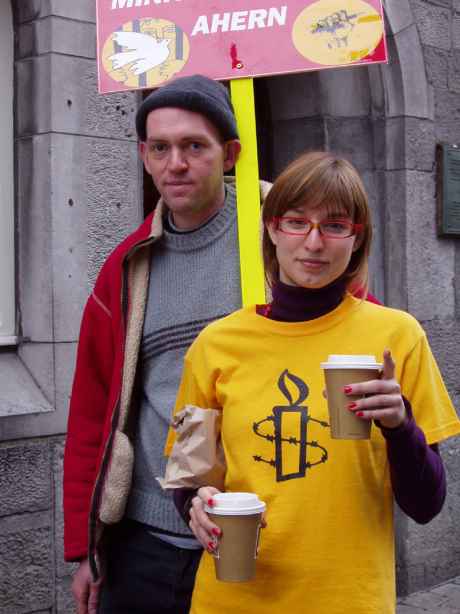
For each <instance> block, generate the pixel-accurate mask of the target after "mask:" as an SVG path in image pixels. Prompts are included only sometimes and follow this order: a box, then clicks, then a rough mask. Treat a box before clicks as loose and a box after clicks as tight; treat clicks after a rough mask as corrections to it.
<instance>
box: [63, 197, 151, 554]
mask: <svg viewBox="0 0 460 614" xmlns="http://www.w3.org/2000/svg"><path fill="white" fill-rule="evenodd" d="M160 209H161V207H157V209H156V210H155V212H154V213H153V214H151V215H150V216H148V217H147V219H146V220H145V221H144V223H143V224H142V225H141V226H140V227H139V228H138V229H137V230H136V231H135V232H134V233H133V234H131V235H130V236H129V237H128V238H127V239H126V240H125V241H123V242H122V243H121V244H120V245H119V246H118V247H117V248H116V249H115V250H114V252H113V253H112V254H111V255H110V256H109V258H108V259H107V260H106V262H105V264H104V266H103V267H102V269H101V272H100V274H99V276H98V279H97V281H96V285H95V288H94V291H93V293H92V294H91V296H90V297H89V299H88V302H87V304H86V307H85V310H84V314H83V320H82V323H81V329H80V338H79V343H78V352H77V363H76V370H75V377H74V382H73V388H72V395H71V401H70V412H69V421H68V432H67V440H66V446H65V455H64V556H65V559H66V560H67V561H73V560H78V559H82V558H84V557H86V556H88V553H89V552H90V551H92V552H93V553H94V552H95V546H96V533H97V529H98V524H99V522H98V517H99V508H100V504H101V500H102V495H103V493H104V487H105V481H106V478H107V474H108V471H109V470H110V465H111V460H112V457H113V450H114V445H113V439H114V434H115V432H116V430H117V428H119V426H120V417H121V412H120V409H121V398H122V381H123V380H124V379H125V378H126V376H127V375H129V373H127V367H126V363H125V341H126V329H127V326H128V325H129V321H130V315H131V314H130V295H131V291H132V287H133V284H132V279H131V278H132V276H133V274H134V275H135V272H134V273H133V270H135V269H136V268H137V269H138V268H139V266H138V264H139V261H140V260H142V261H143V262H144V268H145V262H147V261H149V255H150V249H149V245H150V244H151V243H152V242H153V241H154V240H155V238H157V236H159V235H160V234H161V211H160ZM154 216H155V217H154ZM140 246H142V247H140ZM135 248H137V250H136V249H135ZM139 254H141V257H139ZM133 263H134V264H133ZM141 268H142V267H141ZM135 367H136V364H135V363H134V364H131V365H130V367H129V370H130V371H133V370H135ZM128 404H129V399H128ZM88 527H90V529H89V531H88Z"/></svg>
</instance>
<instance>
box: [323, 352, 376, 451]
mask: <svg viewBox="0 0 460 614" xmlns="http://www.w3.org/2000/svg"><path fill="white" fill-rule="evenodd" d="M321 368H322V369H323V370H324V377H325V380H326V390H327V405H328V408H329V422H330V425H331V437H333V438H334V439H369V438H370V434H371V426H372V420H363V419H362V418H358V417H357V416H355V414H354V412H352V411H350V410H349V409H348V404H349V403H352V402H353V401H356V400H358V399H360V398H362V396H361V395H353V394H347V395H346V394H345V393H344V391H343V388H344V386H346V385H347V384H358V383H360V382H366V381H369V380H372V379H378V378H379V377H380V371H381V369H382V364H381V363H378V362H376V359H375V356H369V355H362V354H330V355H329V357H328V360H327V362H322V363H321Z"/></svg>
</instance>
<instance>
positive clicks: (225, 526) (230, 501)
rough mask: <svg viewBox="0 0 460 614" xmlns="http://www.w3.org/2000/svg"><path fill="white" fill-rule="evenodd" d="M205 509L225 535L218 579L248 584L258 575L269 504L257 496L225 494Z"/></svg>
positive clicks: (216, 557) (220, 547)
mask: <svg viewBox="0 0 460 614" xmlns="http://www.w3.org/2000/svg"><path fill="white" fill-rule="evenodd" d="M212 498H213V501H214V505H213V506H212V507H209V506H208V505H205V511H206V512H207V514H208V515H209V518H210V519H211V520H212V522H214V523H215V524H216V525H217V526H218V527H219V528H220V529H221V531H222V535H221V537H220V538H219V542H218V545H217V548H216V551H215V553H214V555H213V556H214V563H215V568H216V578H217V579H218V580H222V581H223V582H247V581H248V580H251V579H252V578H254V576H255V573H256V559H257V550H258V545H259V535H260V528H261V523H262V514H263V512H264V511H265V507H266V506H265V503H264V502H263V501H261V500H260V499H259V497H258V496H257V495H256V494H254V493H248V492H223V493H218V494H216V495H213V497H212Z"/></svg>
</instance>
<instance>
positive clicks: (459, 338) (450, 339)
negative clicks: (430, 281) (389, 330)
mask: <svg viewBox="0 0 460 614" xmlns="http://www.w3.org/2000/svg"><path fill="white" fill-rule="evenodd" d="M433 296H435V295H433ZM436 300H437V299H436ZM423 328H424V329H425V331H426V333H427V336H428V339H429V341H430V345H431V349H432V350H433V354H434V356H435V357H436V360H437V362H438V365H439V368H440V370H441V373H442V376H443V378H444V381H445V383H446V386H447V389H448V390H449V393H450V395H451V398H452V402H453V404H454V406H455V407H456V408H457V411H459V410H460V380H459V377H458V373H459V366H460V364H459V363H460V360H458V359H456V357H457V356H458V351H457V348H458V347H459V346H460V330H459V326H458V320H457V319H454V318H450V319H445V320H443V321H441V320H432V321H427V322H423ZM453 441H455V442H457V441H458V440H453ZM449 443H450V442H449ZM444 445H446V446H447V445H449V444H444ZM458 445H460V443H459V444H458ZM459 471H460V467H459ZM457 475H460V472H459V473H458V474H457Z"/></svg>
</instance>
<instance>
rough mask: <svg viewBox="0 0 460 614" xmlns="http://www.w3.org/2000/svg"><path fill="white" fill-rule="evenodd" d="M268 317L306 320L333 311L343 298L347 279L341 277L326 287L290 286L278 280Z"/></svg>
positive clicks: (288, 320)
mask: <svg viewBox="0 0 460 614" xmlns="http://www.w3.org/2000/svg"><path fill="white" fill-rule="evenodd" d="M272 292H273V301H272V303H271V305H270V310H269V313H268V317H269V318H270V319H272V320H278V321H281V322H304V321H306V320H313V319H315V318H319V317H321V316H323V315H325V314H327V313H329V312H330V311H333V310H334V309H335V308H336V307H338V305H340V303H341V302H342V300H343V297H344V296H345V292H346V280H345V279H344V278H343V276H341V277H339V278H338V279H336V280H335V281H333V282H332V283H330V284H329V285H327V286H325V287H324V288H318V289H310V288H301V287H299V286H289V285H287V284H285V283H283V282H282V281H280V280H278V281H277V282H276V284H275V285H274V286H273V291H272Z"/></svg>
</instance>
